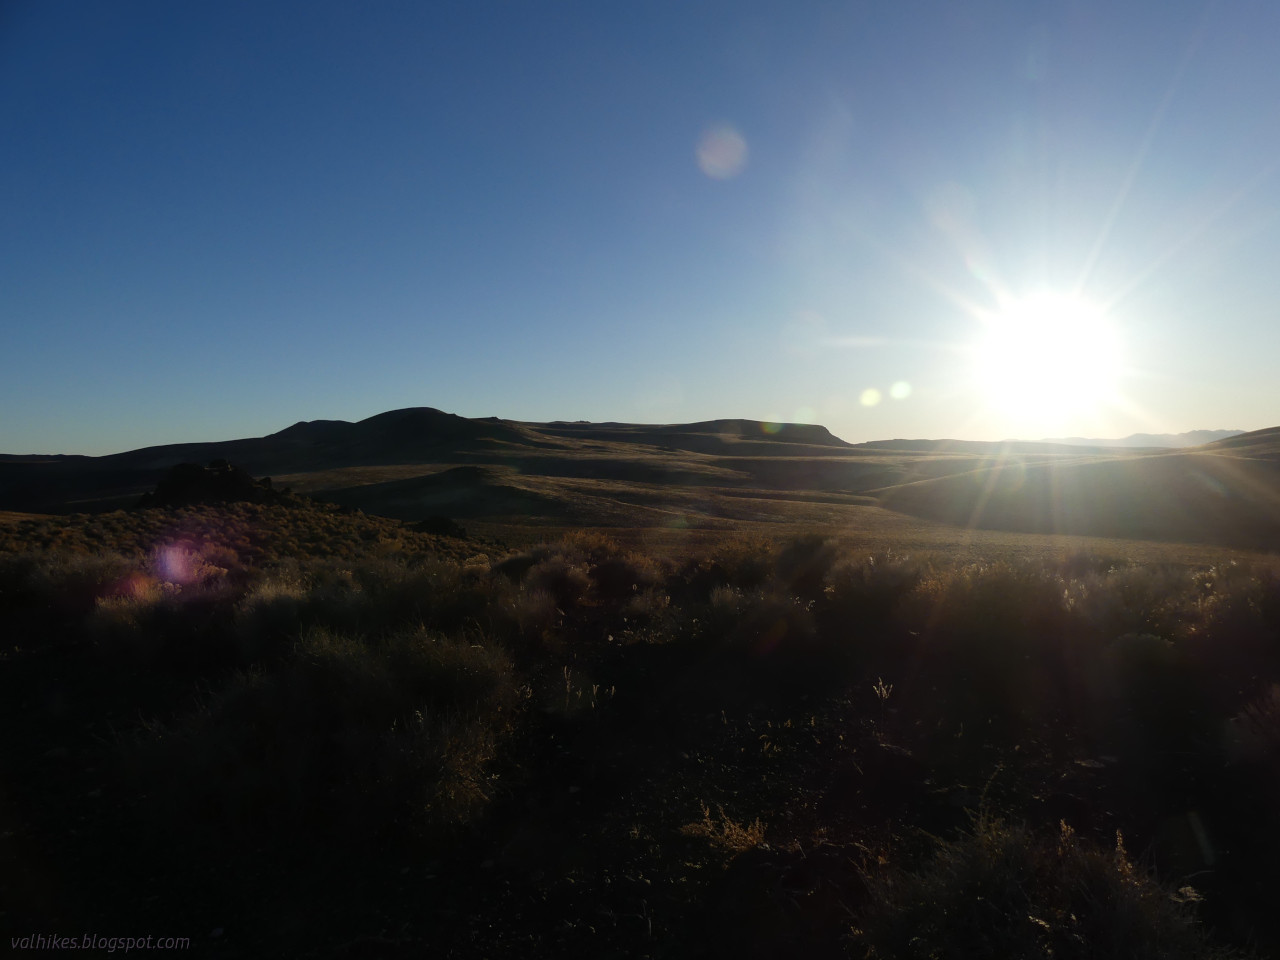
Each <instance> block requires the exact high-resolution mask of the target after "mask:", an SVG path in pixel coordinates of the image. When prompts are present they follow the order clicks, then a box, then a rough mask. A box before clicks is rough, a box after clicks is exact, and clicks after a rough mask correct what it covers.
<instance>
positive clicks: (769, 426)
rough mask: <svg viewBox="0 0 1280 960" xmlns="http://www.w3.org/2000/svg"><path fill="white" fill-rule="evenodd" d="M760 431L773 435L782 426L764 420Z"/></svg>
mask: <svg viewBox="0 0 1280 960" xmlns="http://www.w3.org/2000/svg"><path fill="white" fill-rule="evenodd" d="M760 429H761V430H763V431H764V432H765V433H770V434H773V433H777V432H778V431H779V430H781V429H782V424H781V423H778V422H776V421H773V420H766V421H765V422H764V423H762V424H760Z"/></svg>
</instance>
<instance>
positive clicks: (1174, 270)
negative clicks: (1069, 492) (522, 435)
mask: <svg viewBox="0 0 1280 960" xmlns="http://www.w3.org/2000/svg"><path fill="white" fill-rule="evenodd" d="M1277 36H1280V5H1277V4H1275V3H1274V2H1273V0H1257V2H1251V0H1240V2H1229V0H1223V2H1210V3H1203V2H1182V0H1161V2H1142V0H1134V2H1126V3H1114V2H1096V3H1095V2H1090V0H1083V2H1069V0H1054V2H1047V0H1045V2H1028V0H1016V2H1015V0H1008V2H1001V0H991V2H965V3H944V2H941V0H936V2H917V0H902V2H894V3H890V2H851V3H834V2H832V3H808V2H802V0H796V2H790V3H785V4H782V3H755V2H750V0H727V2H706V3H689V2H669V3H668V2H621V0H620V2H616V3H614V2H610V3H601V2H599V0H591V2H581V3H579V2H546V3H538V4H534V3H523V2H517V0H504V2H493V3H490V2H485V0H466V2H457V3H453V2H447V0H442V2H432V3H421V2H412V3H408V2H406V3H397V2H390V0H387V2H379V3H333V2H329V0H306V2H299V3H265V2H261V0H254V2H240V0H216V2H201V0H190V2H183V3H172V2H168V0H164V2H150V3H140V2H132V0H113V2H111V3H100V2H96V0H94V2H64V0H28V2H23V0H16V2H15V0H9V2H7V3H4V4H2V5H0V451H3V452H5V453H16V454H27V453H79V454H94V455H98V454H105V453H112V452H118V451H123V450H128V449H134V448H137V447H142V446H147V445H151V444H158V443H175V442H185V441H205V440H223V439H232V438H238V437H247V436H261V435H264V434H267V433H270V432H274V431H276V430H280V429H283V428H284V427H287V426H289V425H290V424H292V423H294V422H296V421H299V420H314V419H342V420H358V419H362V418H364V417H367V416H371V415H373V414H376V413H379V412H382V411H385V410H390V409H395V408H398V407H408V406H432V407H437V408H439V409H442V410H446V411H449V412H452V413H457V414H461V415H463V416H472V417H485V416H500V417H503V418H507V419H512V420H524V421H547V420H593V421H627V422H643V423H676V422H690V421H698V420H707V419H713V418H719V417H743V418H749V419H756V420H764V421H773V422H782V421H794V422H811V423H821V424H824V425H825V426H827V427H828V428H829V429H831V431H832V432H833V433H835V434H836V435H837V436H840V437H842V438H844V439H846V440H849V441H852V442H860V441H864V440H874V439H890V438H899V437H929V438H941V437H953V438H958V439H977V440H996V439H1003V438H1009V437H1020V438H1023V439H1035V438H1041V437H1061V436H1090V437H1121V436H1126V435H1128V434H1130V433H1134V432H1181V431H1185V430H1192V429H1216V428H1231V429H1241V430H1251V429H1260V428H1263V427H1269V426H1275V425H1278V424H1280V387H1278V386H1277V383H1276V379H1275V376H1274V368H1275V362H1276V358H1277V357H1280V270H1278V269H1277V264H1278V263H1280V109H1277V106H1280V70H1276V69H1275V66H1274V61H1275V55H1274V50H1275V40H1276V37H1277Z"/></svg>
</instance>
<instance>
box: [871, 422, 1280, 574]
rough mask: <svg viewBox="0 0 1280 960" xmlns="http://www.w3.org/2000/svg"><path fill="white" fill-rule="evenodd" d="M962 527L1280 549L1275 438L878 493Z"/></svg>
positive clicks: (1001, 470)
mask: <svg viewBox="0 0 1280 960" xmlns="http://www.w3.org/2000/svg"><path fill="white" fill-rule="evenodd" d="M879 495H880V502H881V503H882V504H883V505H884V506H886V507H889V508H890V509H893V510H900V511H903V512H907V513H911V514H915V515H917V516H922V517H928V518H930V519H933V520H941V521H943V522H946V523H950V524H955V525H958V526H965V527H976V528H987V529H996V530H1019V531H1023V532H1027V533H1065V534H1081V535H1088V536H1104V537H1125V538H1133V539H1149V540H1163V541H1177V542H1185V543H1215V544H1220V545H1223V546H1231V547H1238V548H1242V549H1252V550H1277V549H1280V430H1276V429H1271V430H1262V431H1256V432H1255V433H1251V434H1244V435H1242V436H1239V437H1232V438H1230V439H1227V440H1221V441H1218V442H1216V443H1213V444H1209V445H1207V446H1205V447H1202V448H1198V449H1196V450H1193V451H1188V452H1185V453H1173V454H1149V455H1143V456H1133V457H1128V458H1121V459H1114V458H1113V459H1106V460H1093V461H1084V462H1080V461H1077V462H1062V463H1040V464H1033V465H1023V464H1009V465H994V466H991V467H988V468H985V469H982V470H977V471H971V472H968V473H962V474H953V475H950V476H945V477H940V478H937V479H932V480H924V481H919V482H915V483H908V484H902V485H898V486H894V487H890V488H887V489H884V490H882V491H879Z"/></svg>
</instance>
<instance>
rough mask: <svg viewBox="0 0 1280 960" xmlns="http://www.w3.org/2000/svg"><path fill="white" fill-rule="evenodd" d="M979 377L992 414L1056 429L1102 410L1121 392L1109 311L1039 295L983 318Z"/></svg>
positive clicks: (1119, 356)
mask: <svg viewBox="0 0 1280 960" xmlns="http://www.w3.org/2000/svg"><path fill="white" fill-rule="evenodd" d="M982 319H983V322H984V330H983V333H982V335H981V337H980V338H979V340H978V342H977V343H976V344H975V345H974V348H973V357H974V367H973V376H974V378H975V384H976V386H977V388H978V390H979V391H980V393H981V394H982V395H983V396H984V397H985V398H986V401H987V404H988V406H989V407H990V408H991V411H992V412H993V413H996V414H999V415H1000V416H1001V417H1002V418H1003V419H1005V420H1006V421H1009V422H1010V423H1011V424H1018V425H1020V426H1025V427H1029V428H1033V429H1035V428H1040V429H1043V430H1046V431H1047V430H1050V429H1053V428H1055V427H1060V426H1066V425H1069V424H1071V423H1072V422H1080V421H1082V420H1085V419H1089V418H1092V417H1094V416H1096V415H1097V414H1099V413H1101V412H1102V411H1103V410H1104V409H1105V408H1106V407H1108V406H1110V405H1111V404H1112V403H1114V402H1115V401H1116V399H1117V396H1118V390H1119V381H1120V373H1121V368H1122V350H1121V344H1120V339H1119V336H1118V335H1117V332H1116V328H1115V325H1114V324H1113V323H1112V322H1111V320H1110V318H1109V317H1108V316H1107V313H1106V311H1104V310H1102V309H1101V308H1099V307H1097V306H1095V305H1094V304H1092V303H1090V302H1089V301H1087V300H1085V299H1083V298H1081V297H1078V296H1074V295H1071V294H1062V293H1037V294H1034V295H1032V296H1028V297H1025V298H1022V299H1018V300H1011V301H1009V302H1007V303H1006V304H1004V306H1003V307H1002V308H1001V309H1000V310H998V311H996V312H994V313H991V314H987V315H984V316H983V317H982Z"/></svg>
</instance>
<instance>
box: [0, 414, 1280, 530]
mask: <svg viewBox="0 0 1280 960" xmlns="http://www.w3.org/2000/svg"><path fill="white" fill-rule="evenodd" d="M213 460H228V461H230V462H232V463H234V464H236V465H237V466H240V467H242V468H244V469H245V470H247V471H248V472H249V473H251V474H253V475H254V476H264V475H269V476H271V477H272V478H273V481H274V483H275V486H276V488H277V489H280V488H283V487H286V486H287V487H291V488H292V489H293V490H294V491H295V492H298V493H303V494H307V495H310V496H313V497H316V498H319V499H323V500H329V501H332V502H336V503H339V504H342V505H344V506H348V507H352V508H359V509H362V510H364V511H366V512H368V513H377V514H381V515H385V516H390V517H395V518H399V519H403V520H418V519H423V518H426V517H431V516H437V515H443V516H456V517H459V518H466V519H468V520H480V521H492V522H496V523H502V524H511V523H515V524H523V523H535V524H537V523H543V524H571V525H626V526H636V527H643V526H653V525H671V524H675V525H678V526H684V527H688V526H708V527H710V526H714V525H716V524H722V523H733V522H739V521H741V520H743V519H746V518H753V519H755V520H774V521H791V520H795V519H797V518H799V517H805V518H808V520H809V521H810V522H816V523H823V522H826V523H838V524H839V525H840V526H841V528H842V529H844V530H851V529H857V528H858V526H859V524H860V523H861V522H863V521H866V522H870V520H871V517H870V514H868V513H866V511H867V510H883V511H890V512H892V513H893V514H895V515H897V516H903V517H906V516H910V517H916V518H921V519H923V520H926V521H929V522H931V523H940V524H945V525H949V526H951V527H953V528H962V529H969V530H990V531H1011V532H1019V533H1028V534H1037V535H1038V534H1053V533H1062V534H1073V535H1083V536H1093V537H1099V536H1100V537H1118V538H1130V539H1143V540H1155V541H1164V542H1173V543H1192V544H1214V545H1218V546H1225V547H1232V548H1240V549H1251V550H1277V549H1280V427H1278V428H1272V429H1268V430H1259V431H1254V432H1252V433H1245V434H1240V435H1236V436H1231V437H1227V438H1223V439H1218V440H1215V441H1214V442H1212V443H1208V444H1205V445H1203V446H1200V447H1195V448H1191V449H1186V450H1168V449H1163V450H1162V449H1155V450H1151V449H1125V448H1117V447H1108V446H1093V447H1089V446H1076V445H1070V444H1061V443H1052V442H1043V441H1042V442H1013V441H1006V442H999V443H984V442H977V441H956V440H918V439H917V440H906V439H900V440H881V441H873V442H868V443H859V444H850V443H846V442H845V441H843V440H841V439H840V438H838V437H836V436H834V435H833V434H831V432H830V431H829V430H827V429H826V428H825V427H822V426H816V425H811V424H769V423H763V422H760V421H754V420H744V419H722V420H709V421H702V422H699V423H689V424H628V423H586V422H564V421H556V422H552V423H533V422H518V421H511V420H503V419H500V418H497V417H487V418H467V417H460V416H456V415H454V414H450V413H445V412H443V411H440V410H437V409H434V408H431V407H414V408H408V409H404V410H392V411H388V412H386V413H382V414H378V415H376V416H373V417H369V418H366V419H364V420H360V421H358V422H349V421H344V420H314V421H301V422H299V423H295V424H293V425H292V426H290V427H286V428H284V429H282V430H280V431H278V432H275V433H272V434H269V435H267V436H264V437H255V438H246V439H240V440H229V441H219V442H214V443H185V444H174V445H167V446H155V447H146V448H143V449H140V450H133V451H128V452H124V453H118V454H112V455H109V456H103V457H84V456H38V457H37V456H4V457H0V510H7V511H25V512H32V513H77V512H83V513H92V512H101V511H109V510H115V509H120V508H129V507H132V506H133V505H135V504H136V503H137V501H138V498H139V497H140V496H141V495H142V494H143V493H144V492H146V491H149V490H151V489H153V488H154V487H155V485H156V483H157V481H158V480H159V479H160V477H161V476H163V475H164V473H165V471H167V470H168V469H169V468H171V467H172V466H173V465H175V464H177V463H182V462H196V463H206V462H209V461H213ZM859 511H862V512H859ZM822 518H826V519H825V520H824V519H822Z"/></svg>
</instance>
